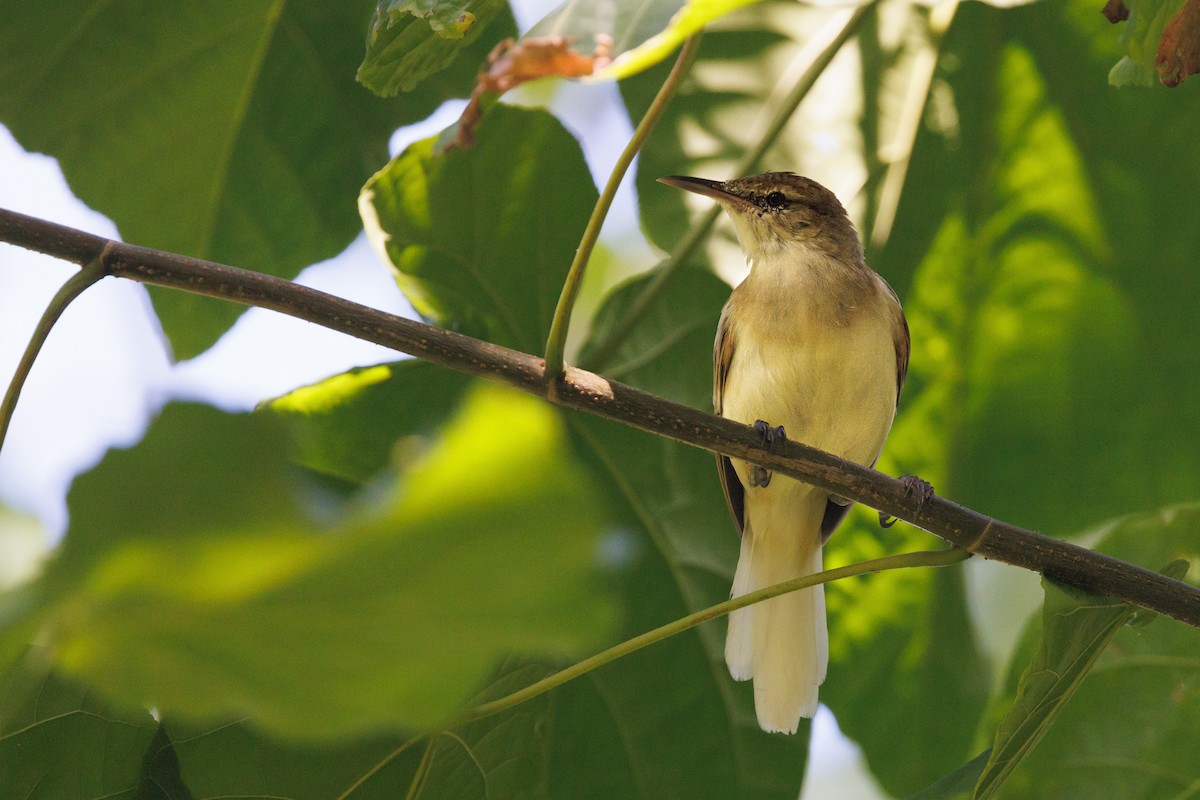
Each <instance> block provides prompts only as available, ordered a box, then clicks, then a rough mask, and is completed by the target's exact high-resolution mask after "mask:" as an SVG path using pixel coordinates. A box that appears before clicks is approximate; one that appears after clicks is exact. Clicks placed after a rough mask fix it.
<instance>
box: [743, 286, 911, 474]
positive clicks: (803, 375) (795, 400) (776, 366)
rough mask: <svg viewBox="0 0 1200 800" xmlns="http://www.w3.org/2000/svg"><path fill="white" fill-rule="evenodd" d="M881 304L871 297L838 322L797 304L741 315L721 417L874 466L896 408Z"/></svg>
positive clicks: (888, 329)
mask: <svg viewBox="0 0 1200 800" xmlns="http://www.w3.org/2000/svg"><path fill="white" fill-rule="evenodd" d="M885 302H886V301H885V299H884V298H880V297H871V298H870V304H868V305H865V306H864V307H862V308H859V309H857V310H856V312H855V313H854V314H852V315H850V316H849V317H848V318H843V319H841V320H835V319H832V318H831V317H830V315H829V314H826V313H823V312H822V310H821V308H820V307H819V306H818V305H816V304H814V303H807V302H804V301H803V300H798V301H795V302H791V303H788V302H782V303H780V302H772V304H771V306H770V307H765V308H763V313H759V314H740V315H739V323H738V325H737V328H736V330H735V331H733V333H734V335H735V336H736V340H735V349H734V352H733V358H732V360H731V362H730V365H729V371H728V373H727V376H726V381H725V388H724V395H723V399H722V415H723V416H725V417H728V418H730V419H736V420H738V421H741V422H746V423H752V422H754V421H755V420H759V419H762V420H765V421H766V422H768V423H769V424H771V425H773V426H775V425H782V426H784V428H785V429H786V431H787V436H788V438H789V439H792V440H795V441H800V442H803V443H805V444H809V445H812V446H813V447H817V448H820V449H822V450H826V451H828V452H831V453H833V454H835V455H838V456H841V457H843V458H847V459H850V460H852V461H856V462H858V463H860V464H871V463H873V462H874V461H875V459H876V457H877V456H878V455H879V451H880V450H881V449H882V447H883V442H884V439H885V438H886V437H887V433H888V429H889V428H890V427H891V423H892V417H893V415H894V413H895V408H896V393H897V381H896V346H895V341H894V335H895V334H894V331H895V324H894V319H893V315H892V311H891V309H890V308H887V307H886V306H885V305H884V303H885Z"/></svg>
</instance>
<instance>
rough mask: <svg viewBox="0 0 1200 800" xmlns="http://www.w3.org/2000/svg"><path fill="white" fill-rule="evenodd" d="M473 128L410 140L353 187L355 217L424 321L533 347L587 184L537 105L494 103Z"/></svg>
mask: <svg viewBox="0 0 1200 800" xmlns="http://www.w3.org/2000/svg"><path fill="white" fill-rule="evenodd" d="M476 138H477V142H476V144H475V146H474V147H472V148H471V149H469V150H462V149H456V150H452V151H450V152H449V153H442V152H439V150H438V146H437V141H436V138H431V139H426V140H424V141H421V142H417V143H416V144H414V145H412V146H410V147H409V148H408V149H407V150H405V151H404V152H403V153H402V154H401V155H400V156H399V157H397V158H395V159H393V160H392V162H391V163H390V164H388V165H387V166H386V167H385V168H384V169H382V170H381V171H380V172H378V173H377V174H376V175H375V176H374V177H372V178H371V180H370V181H368V182H367V185H366V186H364V187H363V190H362V196H361V198H360V202H359V204H360V207H361V209H362V213H363V220H364V222H365V224H366V228H367V233H368V236H370V237H371V240H372V243H373V244H374V245H375V247H376V249H377V250H379V251H380V252H381V253H382V254H383V255H384V257H385V258H386V259H387V260H389V261H390V262H391V263H392V265H393V266H394V267H395V268H396V276H397V281H398V282H399V284H400V288H401V289H403V290H404V292H405V294H406V295H407V296H408V298H409V300H410V301H411V302H412V304H413V306H414V307H415V308H416V309H417V311H419V312H420V313H421V314H422V315H423V316H424V317H425V318H426V319H428V320H430V321H432V322H435V323H437V324H439V325H442V326H445V327H450V328H455V329H459V330H463V331H465V332H469V333H473V334H476V335H481V336H485V337H487V338H490V339H491V340H492V341H495V342H498V343H501V344H506V345H509V346H511V347H516V348H518V349H522V350H525V351H526V352H538V351H540V349H541V348H542V347H543V346H544V344H545V342H546V336H547V334H549V332H550V320H551V318H552V317H553V314H554V306H555V304H556V303H557V301H558V295H559V290H560V289H561V287H562V282H563V279H564V278H565V277H566V274H567V269H568V268H569V267H570V265H571V258H572V256H573V255H574V252H575V248H576V247H577V246H578V244H579V237H580V235H582V233H583V227H584V224H585V223H586V222H587V219H588V215H589V213H590V212H591V209H592V206H593V205H594V204H595V202H596V197H597V192H596V187H595V185H594V184H593V183H592V177H591V174H590V173H589V172H588V169H587V164H586V163H584V160H583V153H582V152H581V151H580V149H579V144H578V143H577V142H576V141H575V139H574V138H573V137H572V136H571V134H569V133H568V132H567V131H566V129H565V128H563V127H562V125H561V124H560V123H559V122H558V121H557V120H556V119H554V117H552V116H550V115H549V114H547V113H546V112H544V111H533V110H528V109H519V108H513V107H510V106H505V105H500V104H497V105H495V106H493V107H492V109H491V110H490V111H489V112H488V113H487V114H486V115H485V116H484V117H483V120H482V121H481V122H480V124H479V127H478V129H477V132H476Z"/></svg>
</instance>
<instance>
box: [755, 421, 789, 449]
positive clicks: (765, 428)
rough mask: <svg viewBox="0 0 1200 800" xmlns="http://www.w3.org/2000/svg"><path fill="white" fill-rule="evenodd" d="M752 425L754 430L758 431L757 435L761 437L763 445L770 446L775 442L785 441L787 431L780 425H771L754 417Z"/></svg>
mask: <svg viewBox="0 0 1200 800" xmlns="http://www.w3.org/2000/svg"><path fill="white" fill-rule="evenodd" d="M753 427H754V430H756V431H758V435H759V436H761V437H762V440H763V444H765V445H768V446H770V445H773V444H775V442H783V441H787V431H785V430H784V429H783V426H782V425H776V426H775V427H771V425H770V424H768V423H767V421H766V420H763V419H756V420H754V426H753Z"/></svg>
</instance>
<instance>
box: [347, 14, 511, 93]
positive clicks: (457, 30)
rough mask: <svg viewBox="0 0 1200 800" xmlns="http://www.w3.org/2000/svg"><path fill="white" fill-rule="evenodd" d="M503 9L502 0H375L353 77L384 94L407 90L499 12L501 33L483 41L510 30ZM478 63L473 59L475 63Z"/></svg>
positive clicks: (445, 63)
mask: <svg viewBox="0 0 1200 800" xmlns="http://www.w3.org/2000/svg"><path fill="white" fill-rule="evenodd" d="M507 9H508V3H507V2H505V0H467V2H460V1H459V0H451V1H450V2H437V1H436V0H379V4H378V6H376V9H375V16H374V17H373V18H372V20H371V29H370V31H369V32H368V33H367V55H366V57H365V58H364V59H363V63H362V64H361V65H360V66H359V68H358V79H359V80H360V81H361V82H362V84H363V85H364V86H366V87H367V88H369V89H370V90H371V91H373V92H375V93H376V94H379V95H383V96H384V97H391V96H392V95H395V94H396V93H397V92H410V91H412V90H413V89H414V88H415V87H416V86H417V84H418V83H420V82H421V81H423V80H425V79H426V78H428V77H429V76H430V75H434V74H436V73H438V72H440V71H441V70H443V69H445V68H446V67H447V66H449V65H450V64H451V63H452V62H453V61H454V59H455V58H456V57H458V55H459V54H460V52H462V51H464V50H468V45H470V44H471V43H472V42H473V41H475V40H476V39H477V38H478V37H479V35H480V34H481V33H483V31H484V29H485V28H487V27H488V25H489V24H490V23H491V22H492V20H493V19H495V18H496V16H497V15H498V14H499V15H502V16H503V17H505V18H506V19H507V24H506V25H504V29H503V31H501V32H500V35H498V36H496V35H489V37H488V39H487V41H489V42H493V43H494V42H497V41H499V40H500V39H503V38H504V37H505V36H510V35H512V33H511V31H512V28H513V24H512V18H511V16H510V14H509V13H508V11H507ZM468 52H469V51H468ZM481 63H482V62H477V63H475V64H474V66H475V68H476V69H478V68H479V66H480V64H481Z"/></svg>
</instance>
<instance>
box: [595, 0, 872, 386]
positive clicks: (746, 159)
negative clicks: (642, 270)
mask: <svg viewBox="0 0 1200 800" xmlns="http://www.w3.org/2000/svg"><path fill="white" fill-rule="evenodd" d="M874 7H875V3H874V2H871V3H867V4H866V5H862V6H859V7H858V8H855V9H853V10H852V11H849V12H845V13H846V14H847V17H846V20H845V22H843V23H841V24H840V25H837V24H831V23H827V24H826V25H825V26H824V27H823V28H821V30H819V31H818V32H817V34H816V35H815V36H813V38H812V39H810V40H809V41H808V43H807V44H805V46H804V50H805V51H809V52H810V53H811V55H810V61H809V63H808V66H807V67H805V69H804V74H803V75H801V76H800V79H799V80H798V81H796V85H795V86H793V87H792V90H791V91H790V92H788V94H787V97H785V98H784V99H783V102H782V103H780V105H779V109H778V110H777V111H776V112H775V116H774V117H772V118H771V121H770V123H769V124H768V125H767V129H766V130H765V131H764V132H763V135H762V136H761V137H759V139H758V143H757V144H756V145H755V146H754V147H753V148H751V149H750V150H748V151H746V154H745V155H744V156H743V157H742V160H741V161H739V162H738V164H737V167H736V168H735V169H734V174H735V175H748V174H750V173H752V172H754V170H755V168H756V167H757V166H758V164H759V162H760V161H761V160H762V157H763V156H764V155H765V154H766V152H767V149H768V148H770V147H771V145H773V144H775V140H776V139H778V138H779V134H780V133H782V132H783V129H784V127H785V126H786V125H787V123H788V121H789V120H790V119H791V118H792V115H793V114H795V113H796V109H797V108H798V107H799V106H800V103H801V101H803V100H804V98H805V97H806V96H807V95H808V92H809V90H811V89H812V87H813V84H815V83H816V82H817V78H820V77H821V74H822V73H823V72H824V71H825V68H826V67H828V66H829V62H831V61H832V60H833V57H834V56H836V55H837V54H838V51H839V50H841V49H842V45H844V44H845V43H846V42H847V40H849V39H850V37H851V36H853V35H854V34H855V33H857V32H858V28H859V26H860V25H861V24H862V22H863V20H864V19H866V16H867V13H868V12H869V11H870V10H871V9H872V8H874ZM720 214H721V207H720V206H718V205H716V204H715V203H714V204H713V207H712V208H711V209H709V210H708V211H706V212H705V213H704V216H702V217H700V219H699V221H698V222H696V223H695V224H694V225H692V227H690V228H689V229H688V231H687V233H686V234H684V237H683V239H681V240H680V242H679V244H678V245H677V246H676V247H675V250H674V251H673V252H672V253H671V256H670V257H669V258H668V259H667V260H666V261H665V262H663V265H662V267H660V268H659V269H658V272H657V274H656V275H655V276H654V279H653V280H652V281H650V285H649V286H647V287H646V288H645V289H644V290H642V293H641V294H640V295H638V298H637V300H635V301H634V303H633V306H632V307H631V308H630V309H629V311H628V312H627V313H626V314H625V318H624V319H623V320H622V321H621V322H620V323H619V324H617V325H614V326H613V327H612V328H610V329H609V330H610V331H611V333H610V334H609V336H608V338H607V339H603V340H601V341H600V342H599V343H598V344H597V345H596V346H595V347H594V348H593V349H592V355H591V359H590V361H589V362H588V364H587V367H588V369H590V370H593V371H601V370H603V369H604V367H605V366H607V365H608V362H609V360H610V359H611V358H612V357H613V355H614V354H615V353H616V351H617V348H619V347H620V346H621V344H622V342H624V341H625V338H626V337H627V336H628V335H629V333H630V332H631V331H632V330H633V329H634V328H635V327H636V326H637V325H638V323H640V322H641V321H642V318H643V317H645V316H646V313H647V312H648V311H649V310H650V308H651V307H652V306H653V305H654V303H655V302H656V301H657V300H658V297H659V295H661V294H662V292H663V290H664V289H665V288H666V287H667V284H668V283H669V282H670V281H671V279H672V278H673V277H675V275H676V274H677V273H678V272H679V269H680V268H681V267H682V266H683V265H684V264H686V263H687V262H688V259H690V258H691V257H692V255H693V254H694V253H695V251H696V249H697V248H698V247H699V246H700V243H701V242H703V241H704V237H705V236H707V235H708V232H709V230H711V229H712V226H713V223H715V222H716V221H717V217H718V216H720Z"/></svg>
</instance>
